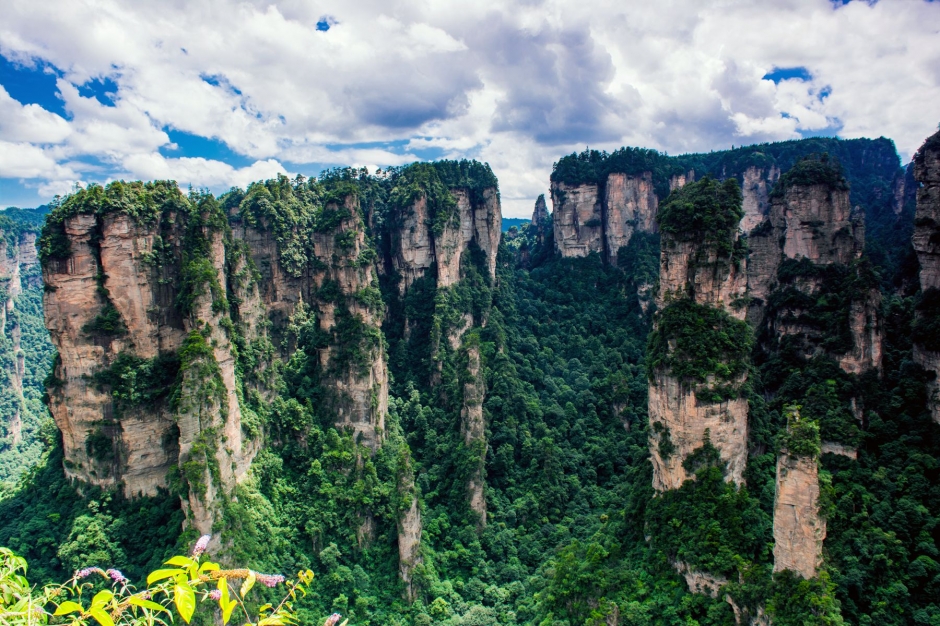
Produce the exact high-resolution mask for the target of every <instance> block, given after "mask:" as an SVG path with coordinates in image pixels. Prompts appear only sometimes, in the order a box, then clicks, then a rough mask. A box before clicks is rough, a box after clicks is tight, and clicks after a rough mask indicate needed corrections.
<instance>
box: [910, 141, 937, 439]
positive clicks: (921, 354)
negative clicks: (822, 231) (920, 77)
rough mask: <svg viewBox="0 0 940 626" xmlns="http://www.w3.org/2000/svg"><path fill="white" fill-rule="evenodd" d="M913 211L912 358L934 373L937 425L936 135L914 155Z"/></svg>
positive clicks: (932, 392) (932, 384) (932, 394)
mask: <svg viewBox="0 0 940 626" xmlns="http://www.w3.org/2000/svg"><path fill="white" fill-rule="evenodd" d="M914 178H915V179H916V180H917V182H919V183H920V185H921V186H920V188H919V189H918V190H917V212H916V214H915V220H914V236H913V243H914V250H915V251H916V252H917V261H918V262H919V264H920V274H919V277H920V288H921V302H920V304H919V305H918V311H917V318H918V319H917V322H916V323H915V327H916V328H915V333H916V334H915V343H914V359H915V360H916V361H917V362H918V363H919V364H920V365H921V366H923V367H924V368H925V369H926V370H928V371H930V372H933V373H934V374H935V377H934V379H933V380H932V381H931V382H930V383H929V384H928V390H929V393H930V398H929V405H930V410H931V413H932V414H933V418H934V421H936V422H937V423H938V424H940V391H938V389H940V385H938V380H940V339H938V338H937V337H936V332H931V330H930V329H932V327H933V325H935V324H936V321H933V323H932V324H931V321H932V320H931V318H933V320H935V319H936V317H937V316H938V315H940V306H938V304H940V297H938V290H940V132H938V133H936V134H935V135H933V136H931V137H930V138H928V139H927V141H926V142H924V145H923V146H921V148H920V150H918V151H917V154H915V155H914Z"/></svg>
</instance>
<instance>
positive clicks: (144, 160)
mask: <svg viewBox="0 0 940 626" xmlns="http://www.w3.org/2000/svg"><path fill="white" fill-rule="evenodd" d="M936 24H940V3H936V2H934V3H930V2H926V1H922V0H881V1H880V2H876V3H873V4H870V3H868V2H859V1H855V2H850V3H848V4H847V5H844V6H841V5H836V4H835V3H832V2H830V0H787V1H786V2H774V3H768V2H762V1H760V0H740V1H738V2H706V3H703V2H701V1H700V0H668V1H664V2H656V3H638V2H628V3H624V2H615V1H614V0H600V1H598V2H591V3H586V2H577V1H576V0H537V1H532V0H519V1H518V2H505V1H502V0H500V1H497V0H479V1H478V2H473V3H462V4H460V5H455V4H454V3H453V2H449V1H447V0H424V1H422V2H412V1H404V2H398V3H387V2H380V1H379V0H365V1H364V2H359V3H354V4H353V3H348V2H340V1H339V0H323V1H321V2H318V3H317V4H316V6H313V5H311V3H309V2H303V1H302V0H280V1H277V2H273V3H272V2H269V1H268V0H246V1H242V2H237V3H236V2H229V3H225V2H218V1H215V0H186V1H184V0H160V1H157V0H140V1H138V2H134V3H126V2H119V1H118V0H96V1H94V2H92V1H91V0H47V1H45V2H35V1H33V0H6V2H5V3H4V19H3V20H2V23H0V54H2V55H3V56H4V57H6V58H7V59H9V60H13V61H16V62H20V63H27V64H28V63H38V62H41V63H43V64H47V65H51V66H52V67H55V68H56V69H57V70H58V72H59V73H60V76H61V78H60V79H59V81H58V91H59V94H60V97H61V98H62V100H63V102H64V105H65V110H66V112H67V118H63V117H61V116H59V115H56V114H54V113H52V112H49V111H45V110H43V109H42V108H41V107H39V106H38V105H33V104H25V105H24V104H22V103H20V102H17V101H16V100H15V99H13V98H11V97H10V96H9V94H8V92H7V91H6V90H3V89H2V88H0V142H2V143H0V177H7V178H20V179H23V180H25V181H26V182H27V184H30V185H33V186H35V187H39V191H40V193H47V192H48V191H50V190H52V189H62V188H64V187H65V186H67V185H72V184H74V181H77V180H106V179H108V178H113V177H118V176H124V177H145V178H153V177H161V178H175V179H177V180H179V181H180V182H181V184H188V183H190V182H192V183H193V184H194V185H197V186H210V187H219V188H222V187H225V186H229V185H232V184H239V185H243V184H245V183H247V182H249V181H250V180H252V179H254V178H262V177H269V176H272V175H274V174H275V173H276V172H279V171H298V172H302V173H305V174H311V173H316V171H315V167H316V165H315V164H326V163H350V164H377V165H382V166H385V165H398V164H402V163H405V162H409V161H411V160H414V159H415V158H416V157H415V155H416V154H419V153H422V152H423V151H424V150H427V149H431V148H433V149H435V150H436V151H437V152H438V153H440V154H443V155H444V156H447V157H451V158H460V157H468V158H480V159H484V160H487V161H489V162H490V164H491V165H492V166H493V168H494V170H495V171H496V174H497V175H498V176H499V179H500V184H501V190H502V197H503V201H504V209H505V211H506V213H507V214H511V215H525V214H527V213H528V212H529V211H530V210H531V206H532V202H533V201H534V198H535V196H537V195H538V194H539V193H541V192H543V191H544V190H545V188H546V186H547V180H548V175H549V173H550V171H551V165H552V162H553V161H555V160H557V158H558V157H559V156H561V155H563V154H565V153H567V152H570V151H572V150H576V149H577V150H580V149H583V148H584V146H585V145H590V146H591V147H592V148H595V147H596V148H604V149H613V148H616V147H618V146H620V145H625V144H626V145H642V146H647V147H652V148H656V149H660V150H665V151H668V152H670V153H678V152H684V151H693V150H709V149H721V148H726V147H730V145H732V144H739V145H740V144H743V143H749V142H757V141H773V140H781V139H790V138H795V137H800V136H802V135H803V134H806V133H818V132H838V133H839V134H840V135H841V136H845V137H859V136H879V135H885V136H888V137H891V138H893V139H894V140H895V141H896V142H897V145H898V147H899V149H900V150H901V151H902V153H903V155H904V156H910V155H911V153H912V152H913V151H914V150H916V148H917V147H918V146H919V144H920V143H921V142H922V141H923V139H924V138H925V137H926V136H927V135H929V134H930V133H931V132H933V130H934V129H935V128H936V123H937V122H938V121H940V120H938V119H937V111H936V105H935V103H936V102H937V101H940V70H938V69H937V68H938V67H940V48H938V47H937V46H936V40H937V39H936V38H937V35H938V31H937V27H936ZM79 25H80V26H79ZM781 67H787V68H805V72H804V73H802V74H801V75H800V76H797V77H794V78H790V79H786V80H778V81H776V82H775V81H773V80H768V79H765V78H764V76H765V75H766V74H767V73H768V72H771V71H772V70H773V69H774V68H781ZM94 79H99V80H104V79H108V80H109V81H112V82H113V84H114V85H116V90H115V92H114V93H113V94H112V95H111V97H110V101H109V102H108V103H107V104H103V103H102V102H99V101H98V100H97V99H96V98H94V97H89V96H88V95H87V92H85V91H83V90H82V89H81V88H82V87H83V86H84V85H86V84H87V83H88V82H89V81H91V80H94ZM109 84H110V83H109ZM83 94H84V95H83ZM112 105H113V106H112ZM171 131H183V132H186V133H190V134H192V135H198V136H201V137H205V138H209V139H212V140H216V141H218V142H221V143H224V144H225V146H227V148H228V149H229V150H231V151H233V152H234V153H236V154H238V155H240V157H241V161H240V162H239V163H235V164H233V163H226V162H223V161H222V160H217V159H213V158H210V155H203V156H200V155H191V154H186V155H185V156H181V157H173V158H171V157H167V156H166V155H165V154H163V152H166V151H167V149H168V148H171V147H172V144H171V142H170V138H169V134H168V133H169V132H171ZM392 142H394V143H395V145H396V146H398V147H396V148H392V147H390V144H391V143H392ZM401 146H404V148H402V147H401ZM171 154H172V153H171ZM246 164H247V165H246ZM312 168H313V171H311V169H312ZM40 185H41V186H40ZM0 201H2V199H0Z"/></svg>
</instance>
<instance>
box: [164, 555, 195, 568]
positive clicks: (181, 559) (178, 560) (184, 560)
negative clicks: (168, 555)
mask: <svg viewBox="0 0 940 626" xmlns="http://www.w3.org/2000/svg"><path fill="white" fill-rule="evenodd" d="M195 564H196V561H194V560H192V559H191V558H189V557H188V556H174V557H173V558H172V559H170V560H169V561H167V562H166V563H165V565H178V566H180V567H190V566H192V565H195Z"/></svg>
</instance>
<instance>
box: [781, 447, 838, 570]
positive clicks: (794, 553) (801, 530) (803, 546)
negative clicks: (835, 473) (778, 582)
mask: <svg viewBox="0 0 940 626" xmlns="http://www.w3.org/2000/svg"><path fill="white" fill-rule="evenodd" d="M825 538H826V521H825V520H824V519H822V518H821V517H820V516H819V469H818V465H817V461H816V459H815V458H814V457H806V456H799V457H795V456H790V455H789V454H786V453H784V454H781V455H780V456H779V457H778V458H777V481H776V495H775V497H774V571H775V572H780V571H783V570H791V571H793V572H795V573H797V574H799V575H800V576H802V577H803V578H813V577H814V576H816V573H817V571H818V569H819V567H820V565H822V544H823V540H824V539H825Z"/></svg>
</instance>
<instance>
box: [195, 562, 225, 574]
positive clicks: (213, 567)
mask: <svg viewBox="0 0 940 626" xmlns="http://www.w3.org/2000/svg"><path fill="white" fill-rule="evenodd" d="M219 569H221V568H220V567H219V564H218V563H213V562H212V561H206V562H205V563H203V564H202V565H200V566H199V572H200V573H202V572H217V571H219Z"/></svg>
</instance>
